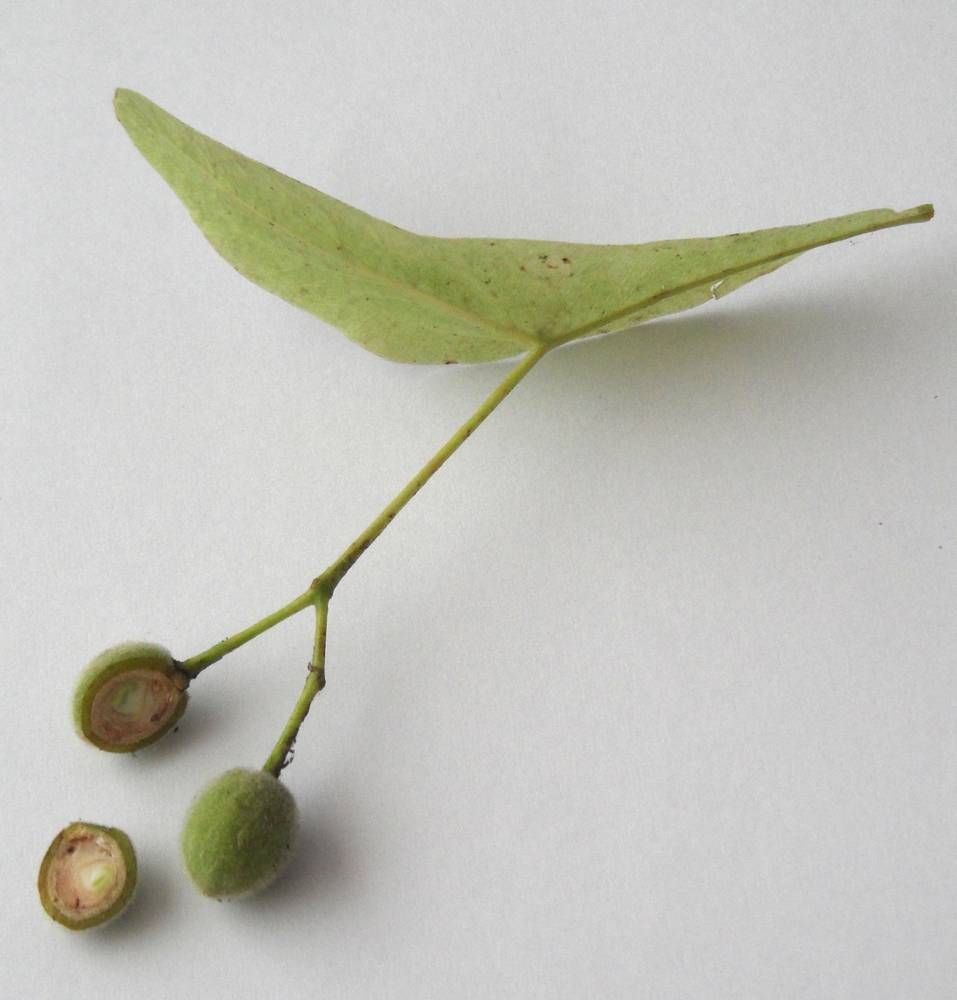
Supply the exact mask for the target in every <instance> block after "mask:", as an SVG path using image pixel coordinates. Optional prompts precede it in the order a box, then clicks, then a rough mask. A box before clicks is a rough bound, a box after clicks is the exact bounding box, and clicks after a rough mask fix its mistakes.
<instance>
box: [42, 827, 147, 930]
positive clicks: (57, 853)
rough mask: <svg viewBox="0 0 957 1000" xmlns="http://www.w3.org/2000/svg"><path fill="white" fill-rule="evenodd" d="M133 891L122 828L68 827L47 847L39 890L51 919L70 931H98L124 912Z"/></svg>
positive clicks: (131, 861)
mask: <svg viewBox="0 0 957 1000" xmlns="http://www.w3.org/2000/svg"><path fill="white" fill-rule="evenodd" d="M135 888H136V854H135V852H134V851H133V845H132V844H131V843H130V838H129V837H127V835H126V834H125V833H124V832H123V831H122V830H117V829H115V828H114V827H111V826H99V825H98V824H96V823H83V822H76V823H71V824H70V825H69V826H68V827H65V828H64V829H63V830H61V831H60V832H59V833H58V834H57V835H56V837H54V838H53V843H52V844H50V847H49V848H48V850H47V852H46V854H45V855H44V857H43V861H42V862H41V864H40V875H39V877H38V878H37V889H38V890H39V893H40V902H41V903H42V904H43V908H44V909H45V910H46V911H47V913H49V914H50V916H51V917H53V919H54V920H55V921H56V922H57V923H58V924H63V926H64V927H69V929H70V930H71V931H83V930H87V929H88V928H90V927H98V926H99V925H100V924H105V923H106V922H107V921H108V920H112V919H113V918H114V917H116V916H118V915H119V914H120V913H122V911H123V910H124V909H125V908H126V905H127V904H128V903H129V901H130V898H131V897H132V895H133V890H134V889H135Z"/></svg>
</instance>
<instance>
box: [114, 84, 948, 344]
mask: <svg viewBox="0 0 957 1000" xmlns="http://www.w3.org/2000/svg"><path fill="white" fill-rule="evenodd" d="M114 104H115V108H116V113H117V117H118V118H119V120H120V122H121V123H122V124H123V126H124V128H125V129H126V131H127V132H128V133H129V135H130V138H131V139H132V140H133V142H134V144H135V145H136V146H137V147H138V148H139V150H140V151H141V152H142V153H143V155H144V156H145V157H146V159H147V160H148V161H149V162H150V163H151V164H152V165H153V166H154V167H155V168H156V169H157V171H158V172H159V173H160V174H161V175H162V176H163V177H164V179H165V180H166V181H167V182H168V183H169V184H170V186H171V187H172V188H173V190H174V192H175V193H176V194H177V195H178V197H179V198H180V200H181V201H183V203H184V204H185V206H186V207H187V209H188V210H189V212H190V214H191V215H192V217H193V219H194V221H195V222H196V224H197V225H198V226H199V228H200V230H201V231H202V232H203V234H204V235H205V236H206V238H207V239H208V240H209V242H210V243H211V244H212V245H213V247H214V248H215V249H216V250H217V251H218V252H219V253H220V254H221V255H222V256H223V257H224V258H225V259H226V260H227V261H229V262H230V263H231V264H232V265H233V267H235V268H236V269H237V270H238V271H239V272H240V273H241V274H243V275H245V276H246V277H247V278H249V279H250V280H251V281H253V282H255V283H256V284H258V285H260V286H261V287H263V288H265V289H266V290H268V291H270V292H273V293H274V294H277V295H280V296H281V297H282V298H285V299H286V300H288V301H290V302H292V303H293V304H295V305H297V306H300V307H302V308H304V309H307V310H308V311H310V312H312V313H314V314H315V315H317V316H319V317H320V318H322V319H323V320H325V321H326V322H328V323H330V324H331V325H333V326H336V327H338V328H339V329H340V330H342V331H343V332H344V333H345V334H346V335H347V336H349V337H350V338H351V339H353V340H355V341H356V342H358V343H359V344H360V345H362V346H363V347H366V348H367V349H369V350H371V351H373V352H374V353H376V354H379V355H381V356H383V357H386V358H390V359H391V360H395V361H403V362H420V363H436V362H443V361H444V362H448V361H465V362H478V361H492V360H497V359H500V358H504V357H509V356H511V355H514V354H516V353H518V352H520V351H523V350H527V349H529V348H533V347H537V346H540V345H541V344H543V343H546V344H558V343H565V342H567V341H570V340H575V339H578V338H581V337H586V336H589V335H591V334H593V333H597V332H606V331H611V330H618V329H622V328H624V327H626V326H632V325H634V324H635V323H638V322H643V321H645V320H648V319H652V318H656V317H657V316H660V315H665V314H666V313H670V312H677V311H679V310H682V309H687V308H692V307H693V306H695V305H699V304H701V303H702V302H704V301H707V300H708V299H710V298H711V297H712V294H713V293H714V297H718V296H719V294H720V295H723V294H727V293H728V292H729V291H731V290H733V289H735V288H737V287H740V286H741V285H742V284H744V283H746V282H747V281H751V280H754V278H756V277H760V276H762V275H763V274H766V273H769V272H770V271H772V270H775V269H776V268H777V267H780V266H781V265H782V264H784V263H786V262H787V261H789V260H792V259H793V258H794V257H795V256H797V255H798V254H799V253H802V252H804V251H805V250H807V249H810V248H811V247H813V246H820V245H823V244H824V243H829V242H835V241H837V240H839V239H846V238H848V237H849V236H854V235H859V234H860V233H862V232H869V231H873V230H874V229H878V228H886V227H888V226H893V225H902V224H905V223H907V222H916V221H924V220H925V219H927V218H930V217H931V215H932V214H933V209H932V208H931V207H930V206H918V207H917V208H916V209H911V210H908V212H902V213H897V212H893V211H892V210H890V209H877V210H873V211H870V212H861V213H855V214H854V215H849V216H839V217H837V218H835V219H825V220H821V221H819V222H816V223H808V224H805V225H803V226H790V227H777V228H775V229H766V230H758V231H756V232H753V233H738V234H732V235H730V236H724V237H710V238H695V239H686V240H675V241H660V242H657V243H646V244H626V245H613V246H599V245H593V244H581V243H557V242H549V241H541V240H520V239H476V238H467V239H446V238H442V237H435V236H422V235H418V234H416V233H411V232H408V231H407V230H403V229H399V228H398V227H396V226H393V225H391V224H390V223H387V222H384V221H382V220H380V219H376V218H374V217H373V216H371V215H368V214H367V213H365V212H362V211H361V210H359V209H357V208H353V207H352V206H350V205H347V204H345V203H344V202H341V201H338V200H337V199H335V198H332V197H330V196H329V195H326V194H323V193H322V192H320V191H317V190H316V189H314V188H311V187H309V186H308V185H305V184H302V183H301V182H299V181H296V180H294V179H292V178H290V177H286V176H285V175H284V174H281V173H279V172H278V171H275V170H273V169H272V168H270V167H267V166H265V165H264V164H261V163H258V162H257V161H255V160H252V159H250V158H248V157H245V156H243V155H242V154H240V153H238V152H236V151H235V150H232V149H230V148H229V147H227V146H224V145H222V144H221V143H219V142H217V141H216V140H214V139H211V138H209V137H208V136H205V135H203V134H202V133H200V132H197V131H196V130H195V129H193V128H191V127H190V126H188V125H186V124H185V123H183V122H181V121H179V120H178V119H176V118H174V117H173V116H172V115H170V114H169V113H168V112H166V111H164V110H163V109H162V108H160V107H159V106H158V105H156V104H154V103H153V102H151V101H149V100H148V99H147V98H145V97H143V96H142V95H140V94H136V93H135V92H133V91H129V90H123V89H120V90H118V91H117V92H116V97H115V100H114ZM712 285H715V288H712V287H711V286H712Z"/></svg>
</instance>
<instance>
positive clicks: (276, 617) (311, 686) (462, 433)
mask: <svg viewBox="0 0 957 1000" xmlns="http://www.w3.org/2000/svg"><path fill="white" fill-rule="evenodd" d="M552 346H554V345H549V344H540V345H539V346H538V347H536V348H534V350H531V351H529V352H528V354H526V355H525V357H524V358H522V360H521V361H520V362H519V363H518V364H517V365H516V366H515V367H514V368H513V369H512V370H511V371H510V372H509V373H508V375H507V376H506V377H505V378H504V379H503V380H502V381H501V382H500V383H499V384H498V386H496V388H495V389H493V390H492V392H491V393H489V395H488V396H487V397H486V398H485V400H484V402H483V403H482V404H481V406H479V407H478V409H477V410H476V411H475V412H474V413H473V414H472V415H471V416H470V417H469V418H468V420H466V421H465V423H464V424H462V426H461V427H460V428H459V429H458V430H457V431H456V432H455V433H454V434H453V435H452V436H451V437H450V438H449V439H448V441H446V442H445V444H444V445H442V447H441V448H440V449H439V450H438V451H437V452H436V453H435V454H434V455H433V456H432V457H431V458H430V459H429V460H428V462H426V463H425V465H423V466H422V468H421V469H420V470H419V471H418V472H417V473H416V474H415V475H414V476H413V477H412V478H411V479H410V480H409V481H408V483H406V485H405V486H404V487H403V488H402V489H401V490H400V491H399V492H398V493H397V494H396V495H395V497H394V498H393V499H392V501H391V502H390V503H389V504H387V505H386V507H385V508H384V509H383V511H382V513H381V514H379V516H378V517H377V518H375V520H374V521H372V522H371V523H370V524H369V526H368V527H367V528H366V529H365V531H363V532H362V534H360V535H359V536H358V537H357V538H356V539H355V541H354V542H352V544H351V545H350V546H349V547H348V548H347V549H346V550H345V551H344V552H343V553H342V555H340V556H339V558H338V559H336V561H335V562H333V563H332V564H331V565H330V566H329V567H328V568H327V569H326V570H325V571H324V572H323V573H321V574H320V575H319V576H317V577H316V578H315V580H313V581H312V584H311V585H310V587H309V589H308V590H307V591H306V592H305V593H304V594H300V595H299V597H297V598H295V600H292V601H290V602H289V603H288V604H286V605H284V606H283V607H281V608H280V609H279V610H278V611H275V612H273V613H272V614H271V615H268V616H267V617H265V618H263V619H262V621H258V622H256V623H255V624H254V625H250V626H249V628H246V629H243V631H241V632H237V633H236V634H235V635H233V636H230V638H228V639H224V640H223V641H222V642H219V643H217V644H216V645H215V646H211V647H210V648H209V649H207V650H205V651H204V652H202V653H198V654H197V655H196V656H192V657H190V658H189V659H188V660H185V661H184V662H183V663H182V665H181V666H182V668H183V670H185V671H186V672H187V673H188V674H189V675H190V676H191V677H195V676H196V675H197V674H199V673H200V672H201V671H203V670H205V669H206V668H207V667H208V666H209V665H210V664H212V663H215V662H216V661H217V660H219V659H221V658H222V657H224V656H225V655H226V654H227V653H230V652H232V651H233V650H234V649H236V648H238V647H239V646H242V645H243V643H246V642H249V640H250V639H254V638H255V637H256V636H257V635H261V634H262V633H263V632H265V631H267V629H271V628H272V627H273V626H274V625H278V624H279V623H280V622H282V621H285V620H286V619H287V618H290V617H292V615H294V614H296V613H297V612H299V611H302V609H303V608H307V607H309V606H310V605H313V606H314V607H315V609H316V635H315V644H314V646H313V653H312V662H311V663H310V665H309V676H308V678H306V683H305V686H304V687H303V689H302V693H301V694H300V696H299V700H298V701H297V702H296V707H295V708H294V709H293V712H292V715H291V716H290V717H289V721H288V722H287V723H286V726H285V728H284V729H283V731H282V735H281V736H280V737H279V742H278V743H277V744H276V746H275V747H274V748H273V751H272V753H271V754H270V755H269V759H268V760H267V761H266V763H265V764H264V765H263V770H264V771H268V772H269V773H270V774H273V775H275V776H276V777H279V772H280V771H282V769H283V768H284V767H285V766H286V764H287V763H288V761H287V758H288V756H289V751H290V750H291V749H292V745H293V743H294V742H295V740H296V735H297V734H298V732H299V727H300V726H301V725H302V722H303V720H304V719H305V717H306V715H307V713H308V712H309V706H310V705H311V704H312V700H313V698H315V696H316V695H317V694H318V693H319V692H320V691H321V690H322V688H323V687H324V686H325V660H326V619H327V617H328V612H329V601H330V600H331V598H332V594H333V592H334V591H335V589H336V587H337V586H338V585H339V582H340V581H341V580H342V578H343V577H344V576H345V575H346V573H348V572H349V570H350V569H352V567H353V566H354V565H355V564H356V562H357V561H358V559H359V557H360V556H361V555H362V553H363V552H365V551H366V549H368V548H369V546H370V545H371V544H372V543H373V542H374V541H375V540H376V539H377V538H378V537H379V535H381V534H382V532H383V531H385V529H386V528H387V527H388V526H389V525H390V524H391V523H392V521H393V519H394V518H395V516H396V514H398V513H399V511H400V510H402V508H403V507H404V506H405V505H406V504H407V503H408V502H409V501H410V500H411V499H412V498H413V497H414V496H415V495H416V493H418V492H419V490H420V489H422V487H423V486H424V485H425V484H426V483H427V482H428V481H429V480H430V479H431V478H432V476H434V475H435V473H436V472H438V471H439V469H441V468H442V466H443V465H444V464H445V463H446V461H448V459H449V458H450V457H451V456H452V454H453V453H454V452H455V451H456V450H457V449H458V448H459V447H460V446H461V445H462V444H463V443H464V442H465V441H466V440H468V438H469V437H470V436H471V434H472V432H473V431H474V430H475V429H476V428H477V427H478V426H479V425H480V424H481V423H482V422H483V421H484V420H485V418H486V417H488V416H489V415H490V414H491V413H492V411H493V410H495V408H496V407H497V406H498V405H499V403H501V402H502V400H503V399H505V397H506V396H507V395H508V394H509V393H510V392H511V391H512V390H513V389H514V388H515V386H517V385H518V383H519V382H521V381H522V379H523V378H524V377H525V376H526V375H527V374H528V373H529V372H530V371H531V370H532V368H534V367H535V365H536V364H538V362H539V361H541V359H542V358H543V357H544V356H545V355H546V354H547V353H548V352H549V351H550V350H551V348H552Z"/></svg>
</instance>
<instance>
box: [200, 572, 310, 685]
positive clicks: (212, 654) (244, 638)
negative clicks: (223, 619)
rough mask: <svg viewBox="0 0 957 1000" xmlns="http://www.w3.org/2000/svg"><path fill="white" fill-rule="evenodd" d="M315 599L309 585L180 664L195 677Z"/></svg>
mask: <svg viewBox="0 0 957 1000" xmlns="http://www.w3.org/2000/svg"><path fill="white" fill-rule="evenodd" d="M315 600H316V595H315V592H314V591H313V589H312V588H311V587H310V588H309V590H307V591H306V592H305V593H304V594H300V595H299V596H298V597H297V598H296V599H295V600H293V601H290V602H289V603H288V604H284V605H283V606H282V607H281V608H280V609H279V610H278V611H274V612H273V613H272V614H271V615H266V617H265V618H263V619H262V620H261V621H258V622H256V623H255V624H254V625H250V626H249V628H244V629H243V630H242V631H241V632H237V633H236V634H235V635H231V636H230V637H229V638H228V639H223V641H222V642H217V643H216V645H215V646H210V647H209V649H207V650H204V651H203V652H202V653H197V654H196V655H195V656H191V657H190V658H189V659H188V660H184V661H183V662H182V664H180V666H181V667H182V668H183V670H185V671H186V673H188V674H189V675H190V677H197V676H198V675H199V674H201V673H202V672H203V671H204V670H205V669H206V668H207V667H208V666H210V665H212V664H213V663H215V662H216V661H217V660H221V659H222V658H223V657H224V656H225V655H226V654H227V653H231V652H232V651H233V650H234V649H237V648H238V647H239V646H242V645H243V643H246V642H249V640H250V639H255V638H256V636H257V635H262V633H263V632H266V631H268V630H269V629H271V628H272V627H273V626H274V625H278V624H279V623H280V622H283V621H285V620H286V619H287V618H291V617H292V616H293V615H294V614H297V613H298V612H300V611H302V609H303V608H308V607H309V606H310V605H311V604H314V603H315Z"/></svg>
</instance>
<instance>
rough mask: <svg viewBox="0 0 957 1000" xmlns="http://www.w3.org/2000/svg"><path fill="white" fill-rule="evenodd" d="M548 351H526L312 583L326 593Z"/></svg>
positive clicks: (543, 346)
mask: <svg viewBox="0 0 957 1000" xmlns="http://www.w3.org/2000/svg"><path fill="white" fill-rule="evenodd" d="M550 350H551V345H547V344H540V345H539V346H538V347H536V348H535V349H534V350H531V351H529V352H528V354H526V355H525V357H524V358H522V360H521V361H520V362H519V363H518V364H517V365H516V366H515V367H514V368H513V369H512V370H511V371H510V372H509V374H508V376H507V377H506V378H505V379H504V380H503V381H502V382H500V383H499V384H498V386H496V388H495V389H493V390H492V392H491V393H489V395H488V396H487V397H486V399H485V401H484V402H483V403H482V405H481V406H479V408H478V409H477V410H476V411H475V412H474V413H473V414H472V416H470V417H469V418H468V420H466V421H465V423H464V424H462V426H461V427H460V428H459V429H458V430H457V431H456V432H455V433H454V434H453V435H452V436H451V437H450V438H449V439H448V441H446V442H445V444H444V445H442V447H441V448H439V450H438V451H437V452H436V453H435V454H434V455H433V456H432V457H431V458H430V459H429V461H428V462H426V463H425V465H423V466H422V468H421V469H420V470H419V471H418V472H417V473H416V474H415V475H414V476H413V477H412V478H411V479H410V480H409V481H408V483H406V485H405V486H404V487H403V488H402V489H401V490H400V491H399V492H398V493H397V494H396V496H395V498H394V499H393V500H392V501H391V502H390V503H389V504H388V505H387V506H386V507H385V508H384V509H383V511H382V513H381V514H379V516H378V517H377V518H376V519H375V520H374V521H373V522H372V523H371V524H370V525H369V526H368V527H367V528H366V530H365V531H363V532H362V534H361V535H359V537H358V538H356V540H355V541H354V542H353V543H352V544H351V545H350V546H349V547H348V548H347V549H346V550H345V551H344V552H343V553H342V555H341V556H339V558H338V559H337V560H336V561H335V562H334V563H333V564H332V565H331V566H329V568H328V569H326V571H325V572H324V573H323V574H322V575H321V576H319V577H317V578H316V580H315V581H314V582H313V586H316V585H318V584H319V583H320V582H322V583H324V584H326V585H327V586H328V587H329V592H330V594H331V593H332V591H333V590H335V588H336V586H337V585H338V583H339V581H340V580H341V579H342V578H343V577H344V576H345V575H346V573H348V572H349V570H350V569H352V567H353V566H354V565H355V563H356V561H357V560H358V559H359V557H360V556H361V555H362V553H363V552H365V551H366V549H367V548H369V546H370V545H371V544H372V543H373V542H374V541H375V540H376V539H377V538H378V537H379V535H381V534H382V532H383V531H385V529H386V528H387V527H388V526H389V525H390V524H391V523H392V520H393V518H394V517H395V516H396V514H398V513H399V511H400V510H402V508H403V507H404V506H405V505H406V504H407V503H408V502H409V501H410V500H411V499H412V498H413V497H414V496H415V495H416V493H418V492H419V490H420V489H422V487H423V486H424V485H425V484H426V483H427V482H428V481H429V479H431V478H432V476H434V475H435V473H436V472H438V471H439V469H441V468H442V466H443V465H444V464H445V463H446V461H447V460H448V459H449V457H450V456H451V455H452V454H453V453H454V452H455V451H456V449H457V448H458V447H459V446H460V445H461V444H462V443H463V442H465V441H466V440H467V439H468V438H469V436H470V435H471V434H472V432H473V431H474V430H475V429H476V428H477V427H478V426H479V424H481V423H482V421H483V420H485V418H486V417H488V416H489V414H490V413H492V411H493V410H494V409H495V408H496V407H497V406H498V405H499V403H501V402H502V400H503V399H505V397H506V396H507V395H508V394H509V393H510V392H511V391H512V390H513V389H514V388H515V386H517V385H518V383H519V382H521V381H522V379H523V378H525V376H526V375H527V374H528V373H529V372H530V371H531V370H532V368H534V367H535V365H536V364H537V363H538V362H539V361H541V359H542V358H543V357H544V356H545V355H546V354H547V353H548V352H549V351H550Z"/></svg>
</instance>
